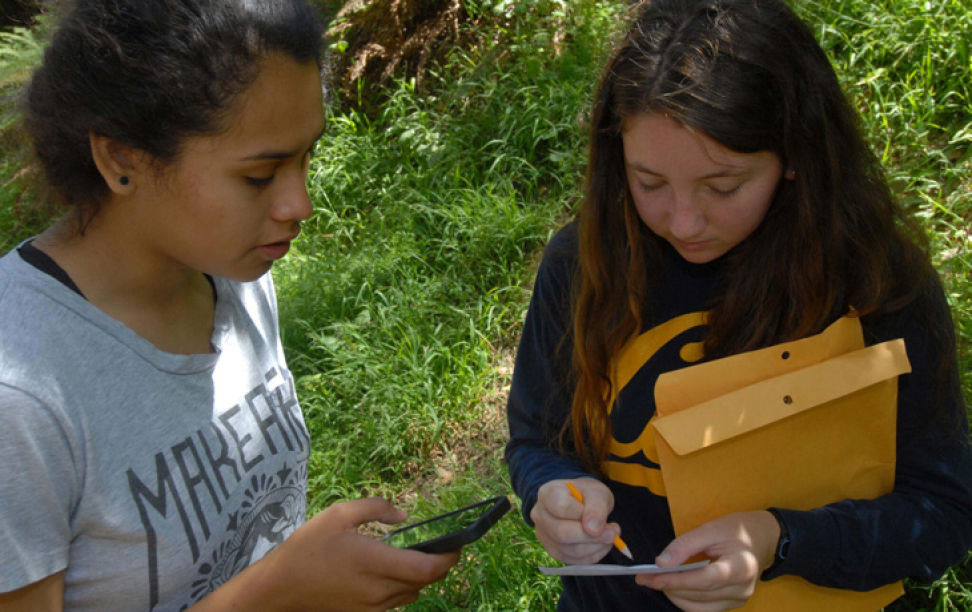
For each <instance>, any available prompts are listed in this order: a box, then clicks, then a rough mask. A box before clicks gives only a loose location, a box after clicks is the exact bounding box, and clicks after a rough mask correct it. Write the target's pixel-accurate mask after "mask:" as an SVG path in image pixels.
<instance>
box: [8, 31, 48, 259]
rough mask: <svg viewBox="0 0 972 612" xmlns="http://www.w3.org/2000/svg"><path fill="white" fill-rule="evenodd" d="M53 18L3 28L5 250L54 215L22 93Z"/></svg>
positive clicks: (34, 231)
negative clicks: (43, 194) (34, 155)
mask: <svg viewBox="0 0 972 612" xmlns="http://www.w3.org/2000/svg"><path fill="white" fill-rule="evenodd" d="M52 23H53V19H52V17H51V16H50V15H49V14H41V15H39V16H38V18H37V22H36V24H35V25H34V26H32V27H31V28H12V29H10V30H0V150H2V151H3V153H4V154H3V159H2V160H0V253H5V252H6V251H7V250H9V249H10V248H12V247H13V246H15V245H16V244H17V243H18V242H20V241H21V240H23V239H24V238H27V237H28V236H31V235H32V234H35V233H37V232H38V231H39V230H41V229H43V227H44V226H45V225H46V224H47V223H48V222H49V221H50V220H51V218H52V212H51V210H50V208H49V207H47V206H45V205H43V204H41V203H39V202H38V200H39V199H40V197H39V193H40V190H39V188H38V184H37V178H38V177H37V174H38V173H37V172H36V171H35V169H34V168H33V166H32V165H31V162H30V152H29V148H28V146H27V142H26V139H25V137H24V134H23V131H22V129H21V127H20V107H19V102H20V95H21V93H22V91H23V88H24V86H25V85H26V84H27V82H28V81H29V79H30V75H31V72H32V71H33V69H34V68H35V67H36V66H38V65H39V64H40V62H41V58H42V57H43V45H44V41H45V40H46V39H47V37H48V35H49V33H50V28H51V24H52Z"/></svg>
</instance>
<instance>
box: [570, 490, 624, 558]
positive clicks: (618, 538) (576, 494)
mask: <svg viewBox="0 0 972 612" xmlns="http://www.w3.org/2000/svg"><path fill="white" fill-rule="evenodd" d="M567 488H568V489H570V494H571V495H573V496H574V499H576V500H577V501H579V502H580V503H582V504H583V503H584V495H583V494H582V493H581V492H580V491H578V490H577V487H575V486H574V483H572V482H569V481H568V482H567ZM614 547H615V548H617V549H618V550H620V551H621V554H622V555H624V556H625V557H627V558H629V559H631V560H632V561H634V555H632V554H631V551H630V550H628V545H627V544H625V543H624V540H622V539H621V536H614Z"/></svg>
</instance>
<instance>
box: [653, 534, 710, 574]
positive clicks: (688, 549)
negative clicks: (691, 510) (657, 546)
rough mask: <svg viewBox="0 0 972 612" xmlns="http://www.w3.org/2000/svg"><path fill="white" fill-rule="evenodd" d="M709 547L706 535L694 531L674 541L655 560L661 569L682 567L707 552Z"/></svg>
mask: <svg viewBox="0 0 972 612" xmlns="http://www.w3.org/2000/svg"><path fill="white" fill-rule="evenodd" d="M708 546H709V542H708V540H706V538H705V537H704V534H703V533H702V532H700V531H699V530H698V529H694V530H692V531H689V532H687V533H684V534H682V535H680V536H679V537H677V538H675V539H674V540H672V541H671V542H670V543H669V544H668V546H666V547H665V550H663V551H662V552H661V554H660V555H658V556H657V557H656V558H655V563H656V564H657V565H658V566H659V567H672V566H675V565H682V564H684V563H685V562H686V561H688V560H689V559H691V558H692V557H694V556H696V555H698V554H700V553H702V552H705V550H706V549H707V548H708Z"/></svg>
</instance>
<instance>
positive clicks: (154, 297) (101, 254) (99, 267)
mask: <svg viewBox="0 0 972 612" xmlns="http://www.w3.org/2000/svg"><path fill="white" fill-rule="evenodd" d="M78 229H79V226H78V224H77V223H76V222H75V220H74V219H73V218H70V217H66V218H63V219H61V220H60V221H58V222H57V223H55V224H54V225H53V226H52V227H51V228H49V229H48V230H47V231H45V232H44V233H42V234H41V235H40V236H38V237H37V239H36V240H35V241H34V246H36V247H37V248H38V249H40V250H41V251H44V252H45V253H47V254H48V255H49V256H50V257H51V258H52V259H54V261H55V262H57V263H58V265H60V266H61V267H62V268H63V269H64V270H65V271H66V272H67V274H68V276H70V277H71V279H72V280H73V281H74V283H75V284H76V285H77V286H78V288H79V289H80V290H81V292H82V293H83V294H84V296H85V297H86V298H87V299H88V300H89V301H90V302H91V303H92V304H94V305H95V306H96V307H98V308H99V309H100V310H102V311H104V312H105V313H106V314H108V315H109V316H111V317H113V318H115V319H117V320H119V321H121V322H122V323H124V324H125V325H126V326H128V327H129V328H130V329H132V330H133V331H134V332H135V333H137V334H138V335H140V336H142V337H143V338H144V339H146V340H148V341H149V342H151V343H152V344H154V345H155V346H156V347H157V348H159V349H161V350H164V351H167V352H172V353H182V354H195V353H207V352H210V351H211V344H210V340H211V336H212V330H213V314H214V310H215V300H214V296H213V290H212V286H211V285H210V283H209V281H208V280H207V279H206V277H205V275H204V274H202V273H201V272H199V271H198V270H193V269H191V268H188V267H186V266H184V265H181V264H178V263H177V262H173V261H171V260H165V259H163V258H159V257H153V254H152V253H150V252H147V251H146V249H143V248H140V245H139V244H138V241H137V240H135V239H134V238H135V237H132V236H131V235H128V234H126V233H125V232H122V231H117V230H116V229H115V228H114V227H113V225H112V223H111V221H110V219H104V218H101V216H98V217H95V219H94V220H92V222H91V223H90V224H88V225H87V227H86V228H85V229H84V233H83V234H81V233H79V232H78Z"/></svg>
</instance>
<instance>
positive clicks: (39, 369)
mask: <svg viewBox="0 0 972 612" xmlns="http://www.w3.org/2000/svg"><path fill="white" fill-rule="evenodd" d="M215 287H216V292H217V296H218V299H217V303H216V314H215V329H214V332H213V338H212V345H213V347H214V349H215V350H214V352H213V353H212V354H206V355H175V354H171V353H166V352H163V351H160V350H158V349H157V348H155V347H154V346H153V345H152V344H150V343H149V342H147V341H146V340H144V339H143V338H141V337H140V336H138V335H137V334H135V333H134V332H133V331H132V330H130V329H129V328H127V327H125V326H124V325H123V324H121V323H120V322H118V321H117V320H115V319H113V318H111V317H109V316H108V315H106V314H105V313H103V312H102V311H100V310H99V309H97V308H96V307H94V306H93V305H91V304H90V303H89V302H87V301H86V300H85V299H84V298H83V297H81V296H80V295H78V294H77V293H75V292H73V291H71V290H70V289H68V288H67V287H66V286H64V285H63V284H61V283H60V282H58V281H57V280H55V279H54V278H52V277H50V276H48V275H47V274H45V273H43V272H41V271H39V270H37V269H36V268H34V267H33V266H31V265H30V264H27V263H26V262H24V261H23V260H22V259H21V258H20V256H19V255H18V254H17V252H16V251H12V252H11V253H9V254H7V255H6V256H4V257H3V258H2V259H0V592H7V591H12V590H16V589H18V588H21V587H24V586H26V585H28V584H31V583H33V582H35V581H37V580H40V579H42V578H45V577H47V576H49V575H51V574H54V573H56V572H59V571H61V570H64V569H67V573H66V575H65V584H66V592H65V596H64V609H65V610H69V611H92V612H93V611H98V612H110V611H113V610H118V611H122V610H124V611H131V610H181V609H184V608H186V607H188V606H190V605H192V604H194V603H195V602H197V601H198V600H199V599H201V598H202V597H204V596H205V595H206V594H207V593H209V592H211V591H212V590H214V589H215V588H217V587H219V586H220V585H221V584H222V583H224V582H225V581H227V580H228V579H229V578H231V577H232V576H233V575H235V574H236V573H238V572H239V571H240V570H242V569H243V568H245V567H246V566H247V565H249V564H250V563H252V562H254V561H255V560H257V559H259V558H260V557H262V556H263V555H264V554H266V553H267V552H268V551H269V550H271V549H272V548H273V547H274V546H275V545H277V544H279V543H280V542H281V541H283V540H284V539H285V538H286V537H288V536H289V535H290V534H291V533H293V531H294V530H295V529H297V527H299V526H300V525H301V524H302V523H303V522H304V519H305V508H306V489H307V484H306V483H307V460H308V455H309V451H310V444H309V437H308V434H307V429H306V427H305V426H304V421H303V417H302V415H301V411H300V407H299V406H298V404H297V399H296V396H295V393H294V381H293V377H292V375H291V373H290V371H289V370H287V366H286V364H285V362H284V357H283V351H282V348H281V345H280V340H279V332H278V328H277V312H276V301H275V297H274V292H273V284H272V280H271V278H270V275H269V274H267V275H265V276H264V277H263V278H261V279H259V280H257V281H254V282H252V283H236V282H231V281H227V280H224V279H215Z"/></svg>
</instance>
